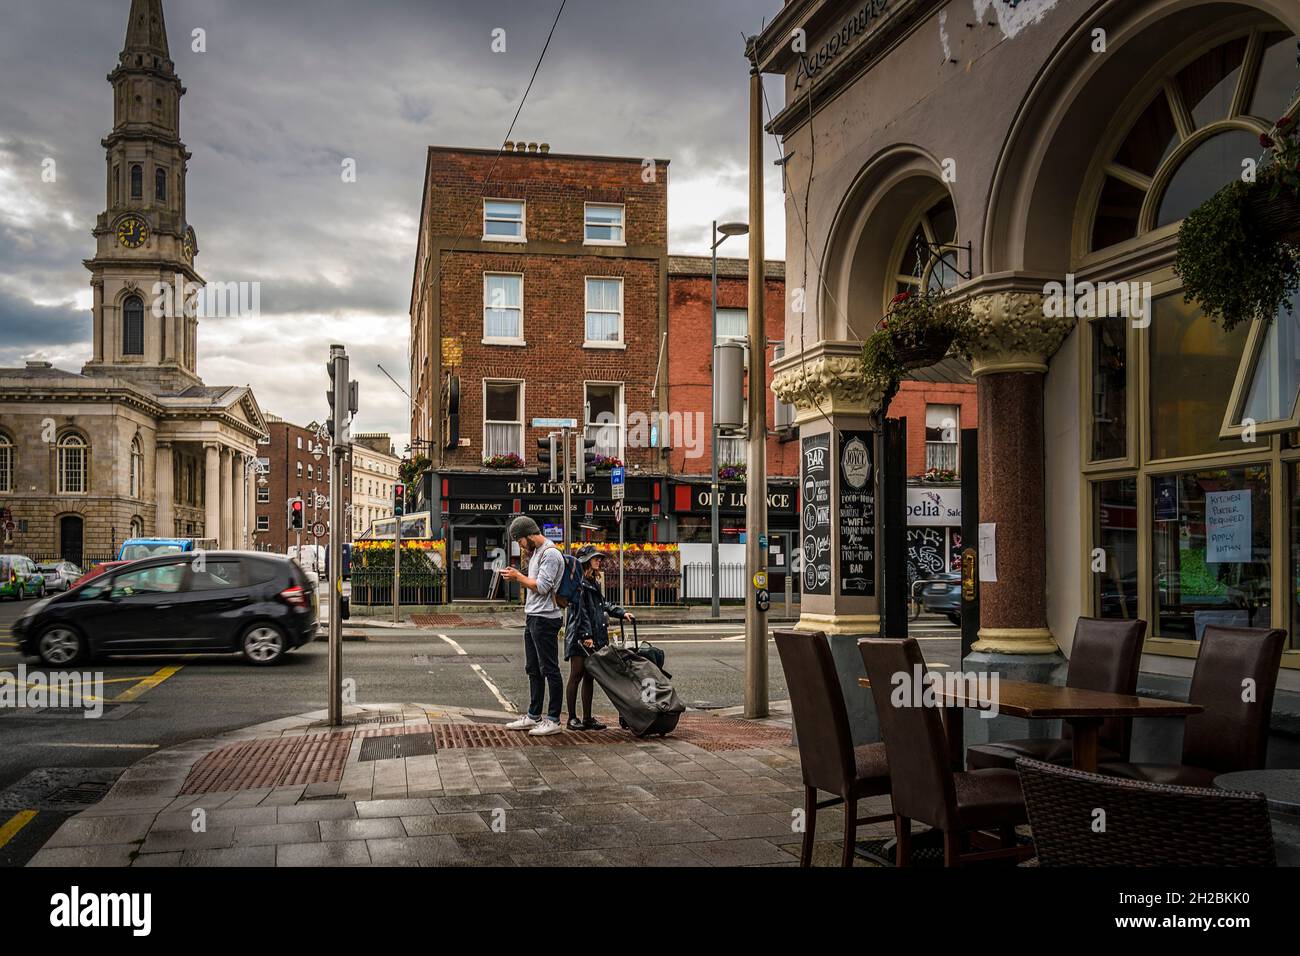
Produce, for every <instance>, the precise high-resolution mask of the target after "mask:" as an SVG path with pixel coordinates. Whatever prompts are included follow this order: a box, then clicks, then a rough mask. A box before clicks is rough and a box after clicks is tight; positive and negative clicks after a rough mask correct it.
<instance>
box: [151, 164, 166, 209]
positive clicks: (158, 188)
mask: <svg viewBox="0 0 1300 956" xmlns="http://www.w3.org/2000/svg"><path fill="white" fill-rule="evenodd" d="M153 198H154V199H156V200H158V201H159V202H166V201H167V170H165V169H163V168H161V167H159V168H158V170H157V171H155V172H154V175H153Z"/></svg>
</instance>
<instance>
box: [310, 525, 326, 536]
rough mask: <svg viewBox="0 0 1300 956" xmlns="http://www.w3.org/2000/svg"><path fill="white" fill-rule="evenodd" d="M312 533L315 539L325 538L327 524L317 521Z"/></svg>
mask: <svg viewBox="0 0 1300 956" xmlns="http://www.w3.org/2000/svg"><path fill="white" fill-rule="evenodd" d="M311 533H312V537H313V538H323V537H325V522H323V521H317V522H316V523H315V524H314V525H312V526H311Z"/></svg>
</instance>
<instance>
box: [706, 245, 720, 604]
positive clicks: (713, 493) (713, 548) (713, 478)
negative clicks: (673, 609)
mask: <svg viewBox="0 0 1300 956" xmlns="http://www.w3.org/2000/svg"><path fill="white" fill-rule="evenodd" d="M711 241H712V244H713V296H712V306H711V308H710V314H711V315H712V317H713V340H712V342H711V343H710V344H709V355H710V356H714V355H715V354H716V353H715V352H714V351H713V350H714V348H715V347H716V346H717V344H718V221H717V220H716V219H715V220H713V233H712V236H711ZM717 392H718V370H717V368H716V367H715V368H714V369H713V388H712V393H713V409H712V411H711V413H710V415H709V424H710V429H709V430H710V431H711V432H712V441H713V451H712V453H711V455H710V456H709V461H710V464H709V520H710V526H709V527H710V530H711V536H710V538H709V541H710V548H709V559H710V562H711V563H712V567H713V604H712V608H713V613H712V617H713V620H715V621H716V620H718V619H719V618H721V617H722V610H721V591H722V587H721V581H720V580H719V567H718V417H717V416H718V394H717Z"/></svg>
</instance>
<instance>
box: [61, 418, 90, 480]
mask: <svg viewBox="0 0 1300 956" xmlns="http://www.w3.org/2000/svg"><path fill="white" fill-rule="evenodd" d="M86 451H87V446H86V440H85V439H84V438H82V437H81V436H80V435H78V434H76V433H75V432H69V433H68V434H66V435H64V436H63V437H62V438H60V439H59V446H58V452H59V453H58V466H59V494H61V495H84V494H85V493H86Z"/></svg>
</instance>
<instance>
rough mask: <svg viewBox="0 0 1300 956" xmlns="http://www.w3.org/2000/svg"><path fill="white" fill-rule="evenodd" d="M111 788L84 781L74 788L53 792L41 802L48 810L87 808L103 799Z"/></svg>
mask: <svg viewBox="0 0 1300 956" xmlns="http://www.w3.org/2000/svg"><path fill="white" fill-rule="evenodd" d="M111 786H112V785H111V784H108V783H101V782H99V781H95V780H85V781H83V782H81V783H79V784H77V785H76V786H75V787H64V788H62V789H61V790H56V791H54V793H52V794H50V795H49V796H48V797H46V798H45V800H44V801H42V802H43V803H44V804H45V805H46V807H47V808H49V809H57V808H59V807H61V806H72V807H88V806H90V805H91V804H94V803H99V801H100V800H102V799H104V795H105V794H106V793H108V791H109V788H110V787H111Z"/></svg>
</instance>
